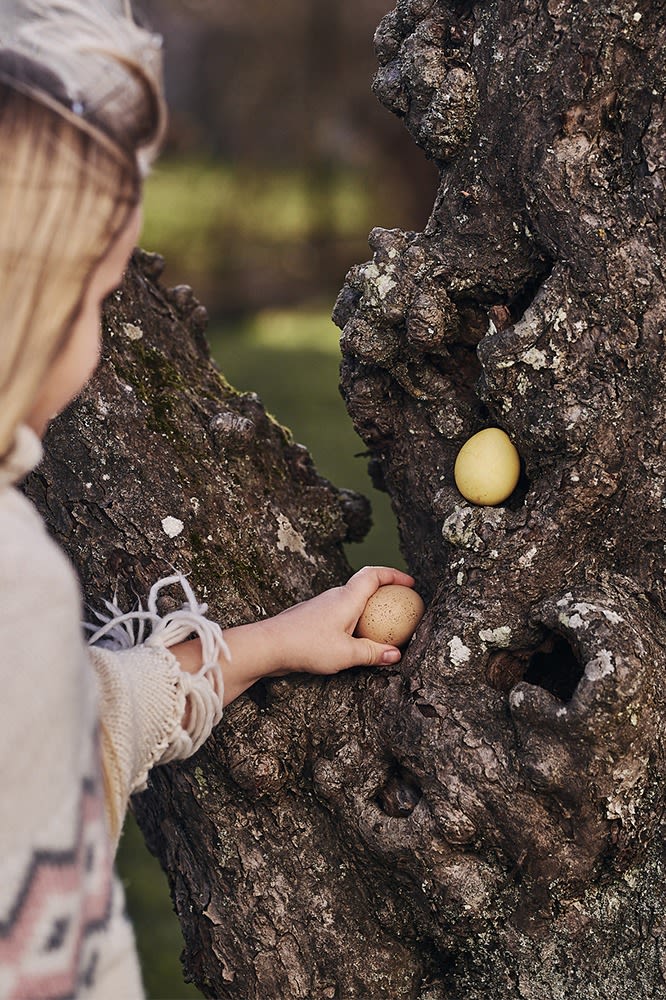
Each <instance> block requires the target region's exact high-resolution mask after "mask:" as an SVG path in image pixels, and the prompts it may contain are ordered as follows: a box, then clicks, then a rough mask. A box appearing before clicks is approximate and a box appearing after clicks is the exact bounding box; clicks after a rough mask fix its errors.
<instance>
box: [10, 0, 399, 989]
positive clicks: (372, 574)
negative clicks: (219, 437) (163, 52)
mask: <svg viewBox="0 0 666 1000" xmlns="http://www.w3.org/2000/svg"><path fill="white" fill-rule="evenodd" d="M163 128H164V113H163V101H162V95H161V89H160V84H159V49H158V46H157V45H156V41H155V39H154V38H153V37H152V36H150V35H149V34H147V33H146V32H144V31H142V30H140V29H139V28H137V27H136V26H135V24H134V23H133V21H132V20H131V18H130V16H129V11H128V9H127V7H126V3H125V0H53V2H50V3H49V2H47V0H3V4H2V10H1V11H0V532H1V535H0V538H1V541H0V643H1V649H2V660H1V670H2V702H1V705H0V718H1V719H2V725H1V726H0V769H1V770H0V774H1V777H0V788H1V790H2V823H1V824H0V997H2V998H19V997H31V998H55V997H74V996H76V997H96V998H102V997H108V998H109V1000H130V998H134V997H140V996H141V995H142V989H141V981H140V975H139V971H138V968H137V961H136V955H135V950H134V944H133V938H132V933H131V930H130V928H129V926H128V925H127V922H126V920H125V918H124V916H123V900H122V890H121V888H120V885H119V883H118V881H117V879H115V878H114V876H113V873H112V866H113V854H114V849H115V845H116V842H117V837H118V835H119V832H120V827H121V824H122V819H123V816H124V813H125V809H126V806H127V802H128V798H129V796H130V795H131V793H132V792H133V791H135V790H137V789H138V788H140V787H141V786H142V785H143V783H144V782H145V780H146V775H147V773H148V771H149V769H150V768H151V767H152V766H153V765H155V764H158V763H161V762H164V761H166V760H170V759H173V758H175V757H186V756H188V755H189V754H191V753H194V752H195V751H196V750H197V749H198V747H199V746H200V745H201V743H202V742H203V741H204V740H205V739H206V738H207V736H208V735H209V733H210V731H211V728H212V726H213V725H214V724H215V723H216V722H217V721H219V718H220V716H221V712H222V705H223V704H228V703H229V702H230V701H232V700H233V699H234V698H236V697H237V696H238V695H239V694H241V692H243V691H245V690H246V689H247V688H248V687H249V686H250V685H251V684H253V683H254V682H255V681H256V680H257V679H258V678H260V677H265V676H275V675H278V674H283V673H287V672H288V671H290V670H301V671H310V672H313V673H322V674H332V673H335V672H337V671H340V670H344V669H345V668H347V667H351V666H353V665H371V664H389V663H395V662H397V660H398V659H399V658H400V653H399V651H398V650H397V649H396V648H394V647H392V646H387V645H381V644H378V643H373V642H370V641H369V640H365V639H355V638H353V631H354V628H355V625H356V622H357V620H358V618H359V615H360V613H361V611H362V610H363V607H364V605H365V603H366V601H367V599H368V598H369V597H370V596H371V594H373V593H374V592H375V591H376V589H377V588H378V587H379V586H380V585H382V584H388V583H400V584H405V585H408V586H411V585H412V584H413V580H412V578H411V577H408V576H406V575H405V574H403V573H400V572H398V571H397V570H393V569H386V568H376V567H375V568H366V569H364V570H361V572H360V573H357V574H356V575H355V576H353V577H352V578H351V580H350V581H349V582H348V583H347V585H346V586H344V587H340V588H336V589H334V590H330V591H328V592H326V593H324V594H321V595H320V596H319V597H316V598H314V600H311V601H307V602H305V603H303V604H300V605H297V606H296V607H293V608H290V609H289V610H288V611H285V612H283V613H282V614H280V615H278V616H277V617H275V618H272V619H269V620H266V621H260V622H257V623H255V624H250V625H243V626H240V627H238V628H231V629H228V630H227V631H226V633H225V636H224V640H223V639H222V635H221V631H220V629H219V627H218V626H217V625H216V624H215V623H213V622H210V621H208V620H207V619H206V618H205V617H204V616H203V614H202V611H203V610H205V609H201V608H199V607H198V606H197V604H196V600H195V598H194V595H193V594H192V593H191V592H189V589H187V596H188V603H187V604H186V605H185V606H184V608H183V610H182V611H180V612H175V613H172V614H171V615H169V616H167V617H166V618H165V619H159V617H158V616H157V614H156V611H155V603H154V601H155V592H154V593H153V594H151V598H150V601H149V606H148V611H146V612H145V613H144V615H143V618H148V619H149V622H150V624H151V626H152V632H151V634H150V636H149V638H148V639H147V640H146V641H145V642H143V643H141V642H139V643H138V644H132V643H131V642H130V639H129V636H131V635H132V630H131V628H130V629H129V630H128V632H127V633H126V635H125V638H126V639H127V641H126V643H125V645H126V646H129V647H130V648H125V649H121V650H119V651H112V650H110V649H108V648H103V646H95V647H91V646H87V645H86V643H85V641H84V640H83V639H82V633H81V629H80V625H79V621H80V616H81V597H80V594H79V591H78V585H77V582H76V578H75V574H74V571H73V569H72V567H71V566H70V564H69V563H68V561H67V559H66V557H65V556H64V554H63V553H62V552H61V551H60V550H59V548H58V547H57V546H56V545H55V543H54V542H53V541H51V540H50V539H49V537H48V535H47V533H46V530H45V527H44V525H43V524H42V522H41V520H40V518H39V516H38V514H37V513H36V511H35V510H34V508H33V507H32V506H31V505H30V503H29V502H28V501H27V500H26V499H25V498H24V497H23V495H22V494H21V493H19V492H18V491H17V490H16V488H15V484H16V483H17V482H19V481H20V480H21V479H22V478H23V477H24V476H25V474H26V473H27V472H28V471H29V470H30V469H31V468H33V467H34V466H35V464H36V463H37V462H38V461H39V458H40V455H41V445H40V438H41V436H42V435H43V433H44V431H45V429H46V427H47V424H48V422H49V420H50V419H51V418H52V417H53V416H54V415H55V414H57V413H58V412H60V410H61V409H62V408H63V407H64V406H66V405H67V403H68V402H69V401H70V400H71V399H72V398H73V397H74V396H75V395H76V394H77V392H78V391H79V390H80V389H81V387H82V386H83V385H84V384H85V382H86V380H87V379H88V378H89V376H90V375H91V373H92V372H93V370H94V368H95V365H96V363H97V359H98V352H99V317H100V307H101V303H102V301H103V299H104V298H105V296H107V295H108V294H109V292H111V290H112V289H114V288H115V287H116V286H117V285H118V284H119V282H120V281H121V278H122V275H123V271H124V268H125V266H126V264H127V260H128V257H129V254H130V252H131V250H132V248H133V246H134V244H135V242H136V240H137V237H138V234H139V230H140V223H141V173H142V170H143V169H145V166H146V164H147V163H148V162H149V160H150V158H151V156H152V154H153V152H154V151H155V149H156V148H157V146H158V144H159V140H160V138H161V136H162V133H163ZM166 582H173V581H166ZM181 582H182V581H181ZM158 586H159V585H158ZM184 586H185V587H187V585H186V584H184ZM154 591H155V588H154ZM129 617H137V615H134V616H129ZM126 619H127V616H125V617H123V616H119V617H117V618H116V619H115V620H114V621H112V622H110V623H109V624H108V626H104V627H103V628H102V629H101V630H100V631H99V632H98V634H97V635H96V636H95V637H94V639H95V640H100V639H101V640H103V639H104V638H105V636H106V635H107V633H108V632H110V631H114V632H115V634H116V635H117V634H118V629H119V627H122V626H123V623H125V624H126ZM193 633H197V634H198V638H195V639H191V638H190V639H187V637H188V636H190V635H192V634H193Z"/></svg>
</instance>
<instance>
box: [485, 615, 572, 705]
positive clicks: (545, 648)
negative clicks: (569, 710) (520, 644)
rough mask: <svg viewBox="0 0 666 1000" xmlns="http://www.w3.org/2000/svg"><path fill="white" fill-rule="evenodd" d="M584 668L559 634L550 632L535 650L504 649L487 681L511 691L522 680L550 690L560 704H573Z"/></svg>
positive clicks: (490, 666)
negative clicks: (561, 702)
mask: <svg viewBox="0 0 666 1000" xmlns="http://www.w3.org/2000/svg"><path fill="white" fill-rule="evenodd" d="M584 669H585V668H584V665H583V664H582V663H581V662H580V660H579V659H578V657H577V655H576V653H575V652H574V650H573V649H572V648H571V646H570V644H569V643H568V642H567V640H566V639H565V638H564V636H562V635H560V634H559V633H557V632H548V634H547V635H546V637H545V638H544V640H543V642H541V643H540V645H539V646H536V647H534V648H533V649H502V650H497V651H496V652H494V653H492V654H491V655H490V657H489V659H488V665H487V667H486V678H487V680H488V683H489V684H490V686H491V687H493V688H495V689H496V690H497V691H506V692H508V691H510V690H511V688H512V687H515V685H516V684H518V683H519V682H520V681H526V682H527V683H528V684H533V685H534V686H535V687H542V688H544V689H545V690H546V691H550V693H551V694H552V695H554V696H555V697H556V698H559V699H560V701H563V702H567V701H571V699H572V698H573V695H574V692H575V690H576V688H577V687H578V682H579V681H580V679H581V677H582V676H583V672H584Z"/></svg>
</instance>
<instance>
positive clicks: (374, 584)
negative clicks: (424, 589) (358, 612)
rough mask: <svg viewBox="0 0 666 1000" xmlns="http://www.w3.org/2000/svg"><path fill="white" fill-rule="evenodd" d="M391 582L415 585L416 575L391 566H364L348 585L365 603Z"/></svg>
mask: <svg viewBox="0 0 666 1000" xmlns="http://www.w3.org/2000/svg"><path fill="white" fill-rule="evenodd" d="M390 583H397V584H399V585H400V586H402V587H413V586H414V577H413V576H409V574H408V573H403V572H401V571H400V570H399V569H392V568H391V567H390V566H364V567H363V569H360V570H359V571H358V573H354V575H353V576H352V577H350V578H349V580H348V581H347V585H346V586H347V590H349V591H350V592H351V593H352V594H353V595H354V597H355V598H357V599H358V601H359V603H361V602H362V603H363V604H365V603H366V601H368V600H369V599H370V598H371V597H372V595H373V594H374V593H376V591H377V590H379V588H380V587H385V586H386V585H387V584H390Z"/></svg>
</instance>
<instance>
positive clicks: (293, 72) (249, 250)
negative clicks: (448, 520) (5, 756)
mask: <svg viewBox="0 0 666 1000" xmlns="http://www.w3.org/2000/svg"><path fill="white" fill-rule="evenodd" d="M137 6H139V7H140V16H141V17H142V18H143V19H144V20H145V21H146V22H147V23H148V24H149V25H150V26H151V27H152V28H154V29H155V30H157V31H159V32H160V33H161V34H162V35H163V37H164V41H165V57H166V87H167V97H168V101H169V107H170V112H171V123H170V130H169V136H168V141H167V145H166V148H165V151H164V154H163V156H162V158H161V159H160V161H159V162H158V164H157V165H156V167H155V168H154V171H153V174H152V175H151V177H150V178H149V179H148V181H147V183H146V193H145V208H146V212H145V226H144V233H143V238H142V244H143V246H144V247H145V248H146V249H148V250H155V251H157V252H159V253H161V254H163V255H164V257H165V258H166V261H167V269H166V271H165V275H164V280H165V281H166V282H167V283H169V284H182V283H187V284H190V285H192V287H193V288H194V290H195V293H196V295H197V297H198V298H199V299H200V300H201V301H202V302H203V303H204V304H205V305H206V306H207V307H208V310H209V312H210V315H211V325H210V329H209V340H210V343H211V348H212V351H213V356H214V357H215V359H216V360H217V362H218V364H219V366H220V368H221V369H222V371H223V372H224V374H225V376H226V377H227V378H228V379H229V381H230V382H232V384H234V385H236V386H237V387H238V388H240V389H245V390H253V391H255V392H257V393H258V394H259V396H260V397H261V398H262V400H263V402H264V404H265V406H266V408H267V409H268V410H269V411H270V412H271V413H272V414H273V415H274V416H275V417H276V419H278V420H279V421H280V423H282V424H285V425H286V426H288V427H289V428H291V430H292V433H293V434H294V436H295V438H296V439H297V440H299V441H301V442H302V443H303V444H305V445H307V446H308V448H309V449H310V451H311V452H312V454H313V457H314V460H315V462H316V464H317V467H318V468H319V471H320V472H321V473H322V474H323V475H325V476H327V477H328V478H329V479H331V480H332V481H333V482H334V483H336V485H338V486H345V487H348V488H351V489H356V490H358V491H360V492H363V493H365V494H366V495H368V496H369V497H370V499H371V501H372V506H373V520H374V522H375V524H374V527H373V530H372V532H371V533H370V536H369V537H368V539H367V540H366V541H365V542H363V543H362V544H361V545H356V546H351V547H350V548H349V550H348V557H349V560H350V562H351V564H352V565H353V566H354V567H355V568H356V567H359V566H361V565H363V564H364V563H371V562H376V563H377V562H381V563H389V564H397V565H402V561H401V557H400V554H399V550H398V544H397V538H396V532H395V526H394V523H393V519H392V515H391V510H390V504H389V502H388V499H387V498H386V497H385V496H383V495H381V494H378V493H376V492H375V491H373V490H372V488H371V484H370V480H369V478H368V476H367V473H366V462H365V459H364V457H363V451H364V446H363V442H362V441H361V440H360V439H359V438H358V437H357V436H356V435H355V433H354V430H353V428H352V425H351V421H350V420H349V418H348V417H347V415H346V411H345V408H344V404H343V403H342V400H341V398H340V396H339V393H338V388H337V382H338V365H339V347H338V338H339V331H338V330H337V329H336V328H335V327H334V326H333V324H332V322H331V321H330V313H331V309H332V307H333V303H334V301H335V297H336V295H337V292H338V290H339V289H340V287H341V285H342V283H343V281H344V276H345V273H346V271H347V270H348V269H349V267H350V266H351V265H352V264H354V263H358V262H361V261H363V260H366V259H367V258H368V256H369V251H368V247H367V234H368V232H369V230H370V229H371V228H373V227H374V226H382V227H385V228H394V227H399V228H402V229H422V228H423V226H424V225H425V223H426V221H427V217H428V213H429V210H430V208H431V206H432V202H433V197H434V192H435V187H436V179H437V173H436V170H435V168H434V166H433V165H432V164H430V163H428V162H427V161H426V160H425V159H424V157H423V155H422V154H421V153H420V152H419V151H418V150H417V149H416V147H415V146H414V145H413V143H412V142H411V140H410V139H409V137H408V136H407V133H406V132H405V131H404V130H403V129H402V127H401V126H400V124H399V123H398V122H397V121H396V119H395V118H393V116H392V115H390V114H389V113H388V112H387V111H385V110H384V109H383V108H382V107H381V106H380V105H379V104H378V102H377V101H376V99H375V98H374V97H373V95H372V92H371V83H372V77H373V73H374V71H375V57H374V53H373V48H372V36H373V33H374V30H375V28H376V26H377V24H378V23H379V21H380V20H381V18H382V17H383V15H384V14H386V13H387V12H388V11H389V10H390V9H391V6H392V4H391V0H315V2H313V0H280V3H275V2H274V0H142V2H141V3H140V4H137ZM119 869H120V873H121V877H122V878H123V881H124V882H125V885H126V891H127V895H128V905H129V908H130V913H131V915H132V917H133V920H134V924H135V929H136V931H137V937H138V942H139V949H140V953H141V958H142V965H143V970H144V977H145V982H146V989H147V992H148V996H149V997H150V998H153V1000H174V998H176V1000H177V998H186V997H195V996H199V995H200V994H199V993H198V991H197V990H196V989H194V987H192V986H191V985H186V984H185V983H184V982H183V979H182V974H181V971H180V963H179V954H180V951H181V949H182V939H181V937H180V930H179V926H178V923H177V921H176V918H175V916H174V915H173V913H172V911H171V904H170V901H169V897H168V891H167V889H166V884H165V880H164V877H163V876H162V873H161V872H160V870H159V866H158V865H157V862H156V861H155V860H154V859H153V858H152V857H151V856H150V855H149V854H148V853H147V851H146V849H145V847H144V846H143V841H142V838H141V834H140V833H139V831H138V830H137V828H136V826H135V824H134V823H133V821H132V820H131V819H130V820H129V821H128V824H127V828H126V831H125V834H124V837H123V841H122V844H121V851H120V857H119ZM266 1000H278V998H266Z"/></svg>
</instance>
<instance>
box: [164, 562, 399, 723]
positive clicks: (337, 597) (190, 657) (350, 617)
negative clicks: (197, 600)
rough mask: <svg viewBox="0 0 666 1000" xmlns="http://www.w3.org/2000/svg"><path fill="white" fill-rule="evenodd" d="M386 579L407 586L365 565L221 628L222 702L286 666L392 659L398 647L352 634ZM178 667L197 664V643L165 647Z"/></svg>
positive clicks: (323, 670) (332, 667)
mask: <svg viewBox="0 0 666 1000" xmlns="http://www.w3.org/2000/svg"><path fill="white" fill-rule="evenodd" d="M387 583H397V584H401V585H402V586H403V587H411V586H413V585H414V580H413V578H412V577H411V576H408V575H407V574H406V573H401V572H400V570H397V569H389V568H387V567H385V566H366V567H365V568H364V569H362V570H359V572H358V573H355V574H354V576H352V577H351V579H350V580H349V581H348V582H347V583H346V584H345V586H344V587H334V588H333V590H327V591H325V592H324V593H323V594H319V596H318V597H313V598H312V600H310V601H304V602H303V603H302V604H296V605H295V606H294V607H293V608H289V609H288V610H287V611H283V612H282V613H281V614H279V615H276V616H275V618H266V619H264V620H263V621H258V622H252V623H251V624H249V625H238V626H236V628H227V629H225V630H224V638H225V639H226V642H227V645H228V646H229V649H230V650H231V662H230V663H227V662H226V660H223V661H222V663H221V666H222V672H223V675H224V704H225V705H228V704H229V703H230V702H232V701H233V700H234V699H235V698H237V697H238V695H239V694H242V692H243V691H246V690H247V688H249V687H251V685H252V684H254V683H255V682H256V681H258V680H261V678H262V677H281V676H283V675H284V674H288V673H291V671H303V672H306V673H313V674H337V673H338V672H339V671H340V670H346V669H347V668H348V667H356V666H363V667H370V666H381V665H382V664H390V663H397V662H398V660H399V659H400V650H399V649H397V648H396V647H395V646H389V645H387V644H385V643H380V642H373V641H372V640H371V639H355V638H354V635H353V633H354V629H355V628H356V623H357V622H358V620H359V618H360V617H361V613H362V611H363V609H364V608H365V605H366V603H367V601H368V600H369V598H370V597H372V595H373V594H374V593H375V592H376V591H377V590H378V589H379V588H380V587H383V586H384V585H385V584H387ZM171 652H172V653H173V654H174V655H175V656H176V657H177V658H178V660H179V661H180V664H181V667H182V668H183V670H187V671H189V672H190V673H196V672H197V671H198V670H199V668H200V666H201V644H200V641H199V640H198V639H190V640H188V641H186V642H182V643H179V644H178V645H177V646H172V647H171Z"/></svg>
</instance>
